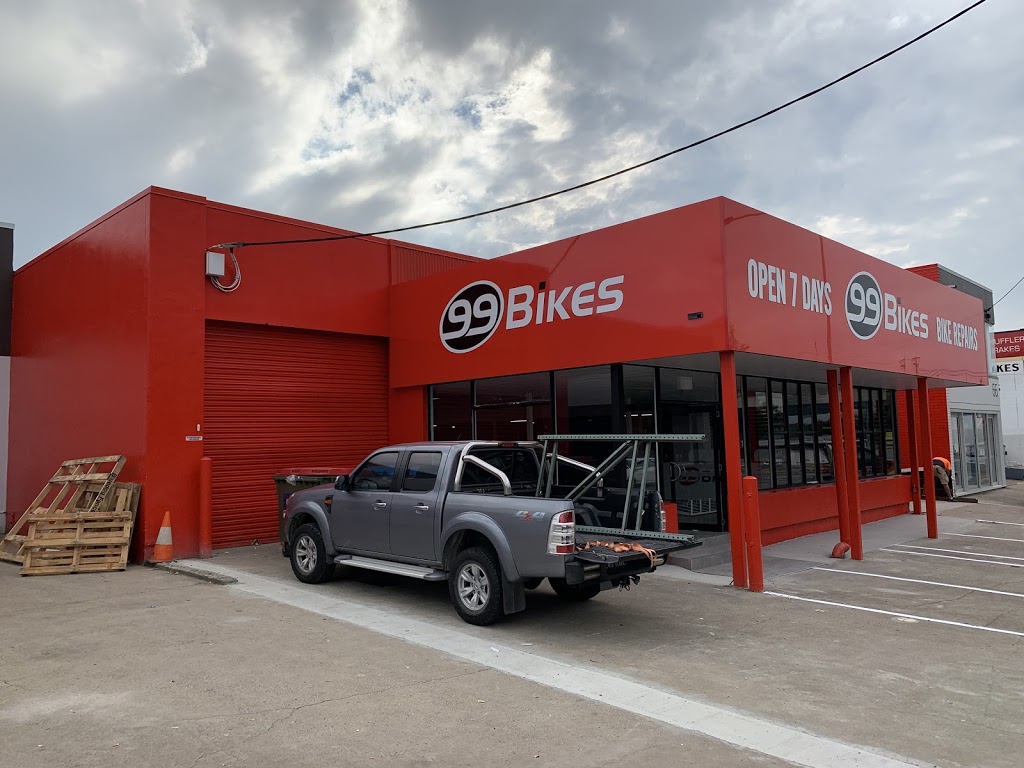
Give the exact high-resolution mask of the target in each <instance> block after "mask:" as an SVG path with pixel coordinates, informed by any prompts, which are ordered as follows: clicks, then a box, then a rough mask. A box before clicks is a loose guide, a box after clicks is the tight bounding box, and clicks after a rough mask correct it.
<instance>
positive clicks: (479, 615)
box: [448, 547, 505, 626]
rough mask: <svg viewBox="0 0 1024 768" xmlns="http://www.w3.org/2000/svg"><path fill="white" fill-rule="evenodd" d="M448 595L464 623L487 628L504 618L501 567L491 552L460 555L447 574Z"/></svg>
mask: <svg viewBox="0 0 1024 768" xmlns="http://www.w3.org/2000/svg"><path fill="white" fill-rule="evenodd" d="M448 594H449V595H451V598H452V603H454V605H455V611H456V613H458V614H459V616H461V617H462V620H463V621H467V622H469V623H470V624H477V625H479V626H486V625H487V624H493V623H494V622H496V621H498V620H500V619H501V618H502V617H503V616H504V615H505V613H504V608H503V605H502V592H501V566H500V565H499V564H498V559H497V557H496V556H495V554H494V552H492V551H491V550H490V549H486V548H484V547H470V548H469V549H464V550H462V551H461V552H459V554H457V555H456V556H455V562H454V563H453V564H452V567H451V570H450V571H449V572H448Z"/></svg>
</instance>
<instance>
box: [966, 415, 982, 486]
mask: <svg viewBox="0 0 1024 768" xmlns="http://www.w3.org/2000/svg"><path fill="white" fill-rule="evenodd" d="M963 436H964V446H963V451H964V469H965V470H966V472H967V474H966V475H965V477H964V485H965V486H966V487H967V488H977V487H978V484H979V483H978V449H977V441H976V440H975V434H974V414H973V413H965V414H963Z"/></svg>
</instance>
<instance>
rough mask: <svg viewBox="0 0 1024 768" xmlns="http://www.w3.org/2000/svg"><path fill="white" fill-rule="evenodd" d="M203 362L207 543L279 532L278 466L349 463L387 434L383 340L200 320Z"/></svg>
mask: <svg viewBox="0 0 1024 768" xmlns="http://www.w3.org/2000/svg"><path fill="white" fill-rule="evenodd" d="M205 367H206V379H205V403H204V422H205V423H204V425H203V433H204V453H205V455H206V456H209V457H211V458H212V459H213V546H214V547H217V548H223V547H233V546H240V545H247V544H252V543H253V542H254V541H259V542H260V543H267V542H274V541H277V540H278V523H277V492H276V490H275V487H274V483H273V481H272V480H271V476H272V475H274V474H276V473H278V472H279V471H280V470H282V469H286V468H290V467H303V466H339V465H340V466H343V467H344V466H352V465H353V464H354V463H356V462H358V461H359V460H360V459H362V458H363V457H365V456H366V454H367V453H368V452H369V451H371V450H373V449H375V448H379V447H380V446H382V445H385V444H386V443H387V437H388V413H387V408H388V389H387V342H386V341H385V340H383V339H377V338H368V337H364V336H347V335H343V334H332V333H320V332H316V331H300V330H293V329H289V328H274V327H267V326H252V325H241V324H235V323H208V324H207V326H206V363H205Z"/></svg>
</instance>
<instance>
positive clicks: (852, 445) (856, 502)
mask: <svg viewBox="0 0 1024 768" xmlns="http://www.w3.org/2000/svg"><path fill="white" fill-rule="evenodd" d="M839 384H840V388H841V389H842V390H843V403H842V412H843V448H844V450H845V453H846V484H847V498H848V500H849V505H850V557H852V558H853V559H854V560H863V559H864V540H863V534H862V531H861V518H860V484H859V481H860V471H859V470H858V468H857V425H856V424H855V423H854V420H853V372H852V371H851V370H850V369H849V368H840V369H839Z"/></svg>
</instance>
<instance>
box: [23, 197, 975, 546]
mask: <svg viewBox="0 0 1024 768" xmlns="http://www.w3.org/2000/svg"><path fill="white" fill-rule="evenodd" d="M332 234H345V233H343V232H340V231H339V230H334V229H330V228H327V227H323V226H319V225H315V224H310V223H306V222H301V221H295V220H292V219H286V218H283V217H280V216H273V215H270V214H265V213H259V212H256V211H249V210H244V209H240V208H236V207H233V206H228V205H224V204H220V203H214V202H211V201H208V200H206V199H205V198H202V197H196V196H192V195H186V194H182V193H178V192H172V191H169V190H163V189H155V188H151V189H149V190H146V191H145V192H143V193H141V194H140V195H138V196H136V197H135V198H133V199H132V200H130V201H128V202H126V203H125V204H124V205H122V206H120V207H118V208H117V209H115V210H114V211H111V212H110V213H109V214H107V215H106V216H104V217H103V218H101V219H99V220H98V221H96V222H94V223H93V224H91V225H89V226H88V227H86V228H85V229H83V230H82V231H80V232H78V233H77V234H75V235H73V236H72V237H70V238H68V239H67V240H65V241H64V242H62V243H60V244H59V245H57V246H55V247H54V248H52V249H50V250H49V251H47V252H46V253H44V254H43V255H41V256H40V257H38V258H37V259H35V260H34V261H32V262H30V263H29V264H27V265H25V266H24V267H22V268H21V269H19V270H18V271H17V272H16V274H15V278H14V312H13V315H14V317H13V339H12V370H11V422H10V432H11V438H10V440H11V452H10V460H9V491H8V505H7V509H8V510H9V512H8V516H9V520H13V519H14V517H15V515H16V514H17V513H18V512H19V511H20V510H23V509H24V507H25V506H26V505H27V504H28V503H29V501H31V499H32V497H33V496H34V495H35V493H36V492H37V491H38V489H39V488H40V487H41V485H42V483H43V482H44V481H45V480H46V479H47V478H48V477H49V475H50V474H51V473H52V472H53V469H54V468H55V467H56V466H57V464H59V463H60V462H61V461H62V460H64V459H66V458H69V457H74V456H80V455H81V456H84V455H99V454H110V453H123V454H126V455H128V456H129V462H128V464H127V466H126V469H125V472H124V478H125V479H129V480H135V481H139V482H142V483H144V491H143V498H142V505H141V510H140V525H139V526H138V527H139V530H140V531H141V535H140V537H139V540H138V545H137V547H136V548H135V549H136V551H135V556H136V557H138V558H141V557H142V556H143V555H144V551H145V550H148V549H149V548H150V547H151V546H152V543H153V541H154V539H155V537H156V534H157V528H158V526H159V524H160V520H161V518H162V516H163V513H164V511H165V510H170V511H171V512H172V516H173V521H174V542H175V550H176V554H177V555H178V556H188V555H194V554H196V552H197V548H198V540H197V535H198V509H199V506H200V505H199V482H198V479H199V463H200V459H201V458H202V457H203V456H209V457H211V458H212V459H213V466H214V490H213V535H214V545H215V546H217V547H225V546H233V545H239V544H250V543H252V542H253V541H261V542H269V541H274V540H276V537H277V523H276V495H275V491H274V485H273V483H272V482H271V480H270V477H271V475H272V474H273V473H274V472H276V471H278V470H280V469H282V468H285V467H289V466H303V465H307V466H308V465H331V466H338V465H341V466H345V465H351V464H352V463H353V462H356V461H358V460H359V459H360V458H362V456H363V455H364V454H365V453H366V452H368V451H370V450H372V449H374V448H377V447H379V446H380V445H382V444H385V443H387V442H397V441H405V440H419V439H423V438H427V437H434V438H436V439H448V438H452V437H459V438H468V437H480V438H491V437H500V438H504V439H513V438H529V437H534V436H536V435H539V434H543V433H544V432H548V431H555V430H558V431H572V432H578V433H587V432H590V433H594V432H632V433H642V432H653V431H655V430H656V431H658V432H661V433H702V434H705V435H706V436H707V439H706V440H705V441H704V443H701V444H698V445H696V446H694V445H691V444H686V443H679V444H669V445H668V446H666V447H665V449H664V451H663V453H662V455H661V456H659V466H658V476H659V483H660V487H661V489H662V494H663V496H664V497H665V498H666V500H667V501H669V502H670V503H672V504H674V505H675V509H676V510H677V515H678V520H677V522H678V525H679V527H680V528H682V529H690V528H694V529H699V528H705V529H712V530H727V529H728V528H729V521H730V520H735V519H736V515H737V514H738V505H739V485H740V482H739V481H740V478H741V477H742V476H743V475H747V474H749V475H753V476H755V477H757V478H758V480H759V483H760V486H761V489H762V492H761V509H762V516H763V527H764V540H765V541H766V542H772V541H778V540H782V539H786V538H791V537H793V536H798V535H803V534H806V533H811V532H817V531H823V530H830V529H835V528H837V526H838V525H839V512H840V510H841V509H842V508H844V507H847V508H849V509H851V510H854V511H856V512H859V513H860V514H861V516H862V517H863V519H864V520H872V519H878V518H881V517H886V516H891V515H896V514H901V513H904V512H906V511H907V510H908V505H909V504H910V502H911V496H912V494H911V480H910V476H909V475H908V474H903V473H901V468H902V467H903V466H905V465H907V463H908V458H907V457H906V456H904V457H903V458H901V448H903V447H905V446H907V445H908V444H909V442H910V441H909V439H908V436H907V433H906V430H904V431H903V432H902V433H901V432H900V430H899V429H898V428H897V403H898V401H901V400H903V399H904V397H905V395H902V394H900V393H901V392H904V391H906V392H911V391H913V392H917V393H919V394H923V393H926V392H927V391H928V390H927V388H929V387H932V388H945V387H953V386H965V385H977V384H984V383H986V381H987V370H988V367H987V360H986V352H985V345H984V319H983V307H982V303H981V302H980V301H979V300H977V299H975V298H972V297H970V296H966V295H963V294H960V293H958V292H956V291H952V290H950V289H949V288H947V287H945V286H942V285H938V284H936V283H934V282H932V281H930V280H927V279H925V278H922V277H920V276H917V275H914V274H911V273H909V272H906V271H904V270H902V269H899V268H898V267H895V266H893V265H891V264H888V263H885V262H882V261H879V260H876V259H874V258H872V257H870V256H867V255H866V254H863V253H860V252H858V251H855V250H853V249H851V248H848V247H846V246H843V245H841V244H839V243H835V242H833V241H830V240H828V239H826V238H824V237H822V236H820V235H817V234H815V233H813V232H810V231H807V230H805V229H802V228H800V227H797V226H794V225H792V224H789V223H787V222H784V221H781V220H779V219H776V218H773V217H771V216H769V215H767V214H765V213H762V212H760V211H757V210H754V209H752V208H749V207H746V206H743V205H741V204H739V203H736V202H733V201H731V200H727V199H724V198H716V199H712V200H708V201H705V202H701V203H697V204H694V205H689V206H686V207H683V208H679V209H676V210H672V211H667V212H665V213H661V214H657V215H654V216H649V217H647V218H644V219H639V220H636V221H631V222H627V223H624V224H620V225H617V226H613V227H609V228H606V229H602V230H598V231H594V232H590V233H587V234H583V235H579V236H577V237H573V238H570V239H567V240H563V241H559V242H555V243H550V244H547V245H543V246H539V247H537V248H532V249H529V250H526V251H522V252H517V253H513V254H509V255H507V256H504V257H501V258H498V259H492V260H486V261H484V260H477V259H474V258H471V257H468V256H460V255H457V254H452V253H446V252H441V251H436V250H431V249H429V248H423V247H420V246H412V245H409V244H405V243H398V242H395V241H389V240H382V239H379V238H367V237H358V238H353V239H347V240H341V241H333V242H332V241H328V242H319V243H305V244H286V245H266V246H259V245H253V246H250V247H244V248H238V249H236V256H237V258H238V263H239V266H240V269H241V272H242V276H243V278H244V279H243V280H242V282H241V284H240V285H239V287H238V289H237V290H235V291H232V292H228V293H226V292H222V291H220V290H217V288H216V287H214V285H212V284H211V282H210V281H209V280H208V279H207V277H206V276H205V269H204V265H205V253H206V251H207V250H208V249H209V248H210V247H211V246H212V245H214V244H217V243H225V242H240V241H244V242H253V241H277V240H294V239H304V238H315V237H325V236H330V235H332ZM232 277H233V272H232V270H231V268H230V266H229V274H228V276H227V279H226V281H227V282H229V281H230V280H231V278H232ZM840 385H842V386H840ZM841 390H842V392H843V396H842V397H840V391H841ZM840 400H841V403H840ZM925 400H926V399H925ZM840 406H841V408H840ZM920 407H924V408H927V407H928V403H927V402H926V401H925V402H922V398H921V397H917V398H914V408H913V410H914V411H915V412H916V413H917V419H916V423H917V424H918V425H923V424H925V423H927V422H928V420H927V419H923V420H922V419H921V418H920V413H919V411H918V409H919V408H920ZM840 419H845V420H847V422H846V423H847V425H848V427H847V430H846V434H847V435H853V434H854V433H855V434H856V439H847V440H846V441H845V442H844V440H843V429H842V428H841V427H840ZM922 431H924V430H922ZM923 437H927V436H926V435H925V436H923ZM840 447H842V450H840ZM577 450H578V451H580V452H581V455H584V456H586V455H587V454H588V452H590V453H593V451H594V450H595V447H594V445H591V446H587V445H581V446H579V447H578V449H577ZM922 450H924V451H929V448H922ZM922 455H931V454H930V453H925V454H922Z"/></svg>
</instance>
